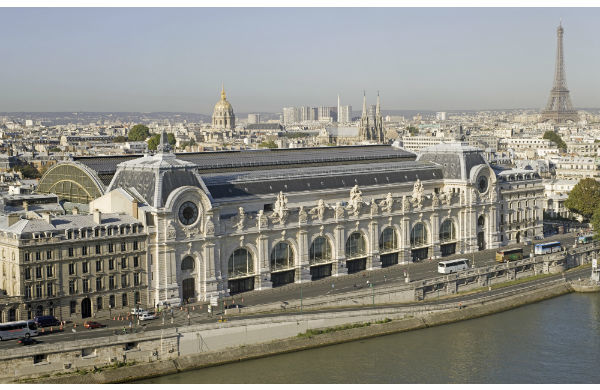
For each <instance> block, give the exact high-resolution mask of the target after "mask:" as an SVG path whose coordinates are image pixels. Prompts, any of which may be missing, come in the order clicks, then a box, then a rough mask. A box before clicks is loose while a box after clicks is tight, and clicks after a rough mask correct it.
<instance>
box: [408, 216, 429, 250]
mask: <svg viewBox="0 0 600 390" xmlns="http://www.w3.org/2000/svg"><path fill="white" fill-rule="evenodd" d="M427 244H428V239H427V227H425V225H424V224H423V223H421V222H419V223H416V224H415V226H413V228H412V230H411V232H410V245H411V246H413V247H417V248H418V247H421V246H426V245H427Z"/></svg>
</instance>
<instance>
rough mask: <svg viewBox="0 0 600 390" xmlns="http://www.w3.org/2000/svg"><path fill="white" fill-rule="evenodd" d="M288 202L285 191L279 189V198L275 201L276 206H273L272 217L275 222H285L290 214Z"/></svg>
mask: <svg viewBox="0 0 600 390" xmlns="http://www.w3.org/2000/svg"><path fill="white" fill-rule="evenodd" d="M287 203H288V199H287V196H285V195H284V194H283V191H279V194H277V200H276V201H275V206H274V207H273V216H272V218H273V221H274V222H276V223H281V224H284V223H285V221H286V220H287V217H288V214H289V212H288V208H287Z"/></svg>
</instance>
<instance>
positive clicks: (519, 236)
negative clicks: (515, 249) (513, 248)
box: [515, 232, 521, 244]
mask: <svg viewBox="0 0 600 390" xmlns="http://www.w3.org/2000/svg"><path fill="white" fill-rule="evenodd" d="M515 241H516V242H517V244H518V243H520V242H521V232H517V235H516V236H515Z"/></svg>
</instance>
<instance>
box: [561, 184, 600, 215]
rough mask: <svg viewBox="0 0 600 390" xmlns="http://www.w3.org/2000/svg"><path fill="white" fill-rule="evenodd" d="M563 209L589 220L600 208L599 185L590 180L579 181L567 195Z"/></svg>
mask: <svg viewBox="0 0 600 390" xmlns="http://www.w3.org/2000/svg"><path fill="white" fill-rule="evenodd" d="M565 207H566V208H568V209H569V210H571V211H572V212H575V213H577V214H581V215H582V216H583V217H584V218H585V219H590V218H591V217H592V215H593V214H594V212H595V211H596V209H598V207H600V183H599V182H597V181H596V180H594V179H592V178H587V179H581V180H579V183H577V184H576V185H575V187H573V189H572V190H571V192H570V193H569V197H568V198H567V200H566V201H565Z"/></svg>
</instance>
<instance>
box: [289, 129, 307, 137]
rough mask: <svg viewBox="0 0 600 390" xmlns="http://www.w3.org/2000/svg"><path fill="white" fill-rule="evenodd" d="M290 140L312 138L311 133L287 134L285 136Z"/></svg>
mask: <svg viewBox="0 0 600 390" xmlns="http://www.w3.org/2000/svg"><path fill="white" fill-rule="evenodd" d="M285 136H286V137H288V138H306V137H310V133H305V132H301V131H298V132H294V133H287V134H286V135H285Z"/></svg>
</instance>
